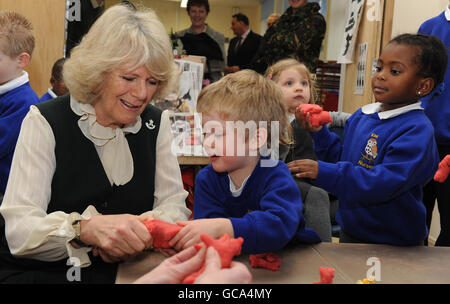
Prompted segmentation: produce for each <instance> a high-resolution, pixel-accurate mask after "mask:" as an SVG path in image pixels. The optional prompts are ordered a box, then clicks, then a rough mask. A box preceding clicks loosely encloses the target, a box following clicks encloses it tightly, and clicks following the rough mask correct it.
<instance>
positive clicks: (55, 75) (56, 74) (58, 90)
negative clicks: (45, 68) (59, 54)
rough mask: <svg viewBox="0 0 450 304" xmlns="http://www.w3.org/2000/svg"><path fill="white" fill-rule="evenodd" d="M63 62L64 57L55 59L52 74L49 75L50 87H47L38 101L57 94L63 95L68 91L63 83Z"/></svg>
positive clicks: (51, 97)
mask: <svg viewBox="0 0 450 304" xmlns="http://www.w3.org/2000/svg"><path fill="white" fill-rule="evenodd" d="M64 62H66V58H59V59H58V60H56V61H55V63H54V64H53V67H52V76H51V77H50V84H51V85H52V87H51V88H49V89H48V91H47V93H45V94H44V95H42V96H41V98H40V99H39V101H40V102H44V101H47V100H50V99H53V98H56V97H58V96H63V95H65V94H67V93H68V92H69V90H68V89H67V87H66V84H65V83H64V79H63V74H62V70H63V66H64Z"/></svg>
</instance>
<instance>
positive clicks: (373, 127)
mask: <svg viewBox="0 0 450 304" xmlns="http://www.w3.org/2000/svg"><path fill="white" fill-rule="evenodd" d="M442 62H444V63H445V64H444V65H443V64H437V63H442ZM446 63H447V52H446V50H445V47H444V45H443V44H442V42H441V41H440V40H439V39H437V38H435V37H432V36H427V35H412V34H403V35H400V36H398V37H396V38H394V39H393V40H391V41H390V42H389V43H388V44H387V45H386V47H385V48H384V49H383V51H382V52H381V55H380V58H379V59H378V63H377V66H376V71H375V73H374V75H373V77H372V92H373V94H374V96H375V99H376V101H377V102H376V103H372V104H368V105H366V106H363V107H362V108H361V109H359V110H358V111H356V112H355V113H354V114H353V115H352V116H351V117H350V118H348V119H347V121H346V124H345V131H344V137H345V145H344V146H342V144H341V143H340V140H339V138H338V136H337V135H334V134H332V133H331V132H330V131H329V130H328V128H327V127H326V126H323V127H318V128H313V127H311V125H310V124H309V122H308V116H307V119H306V120H303V118H302V114H303V113H301V111H300V110H299V111H298V113H296V114H299V115H296V118H297V119H298V120H301V121H302V125H304V126H305V128H307V129H308V130H310V131H311V132H314V133H312V137H313V140H314V143H315V152H316V154H317V156H318V158H319V159H320V160H319V161H312V160H301V161H299V162H297V166H298V167H297V168H296V170H299V171H301V172H302V173H299V174H298V176H299V177H309V178H312V179H314V182H315V184H317V185H318V186H319V187H322V188H324V189H325V190H327V191H329V192H331V193H333V194H334V195H336V196H337V197H338V198H339V207H338V212H337V217H336V219H337V222H338V223H339V225H340V226H341V228H342V231H341V232H342V233H341V236H340V242H362V243H382V244H392V245H420V244H423V240H424V239H425V236H426V235H427V226H426V223H425V207H424V205H423V203H422V187H423V185H424V184H426V183H427V182H428V181H429V180H430V179H431V178H432V177H433V174H434V172H436V169H437V166H438V163H439V156H438V152H437V148H436V143H435V140H434V133H433V127H432V125H431V122H430V121H429V119H428V118H427V117H426V115H425V113H424V111H423V108H422V107H421V104H420V101H419V99H420V98H422V97H423V96H426V95H428V94H429V93H430V92H431V91H432V90H433V89H434V88H435V87H436V86H437V85H439V83H440V82H442V80H443V78H444V74H445V69H446ZM291 169H294V168H291Z"/></svg>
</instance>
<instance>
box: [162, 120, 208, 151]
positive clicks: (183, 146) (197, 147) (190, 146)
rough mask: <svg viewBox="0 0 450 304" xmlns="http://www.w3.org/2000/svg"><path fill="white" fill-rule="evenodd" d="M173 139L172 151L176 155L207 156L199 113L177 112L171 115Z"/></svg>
mask: <svg viewBox="0 0 450 304" xmlns="http://www.w3.org/2000/svg"><path fill="white" fill-rule="evenodd" d="M169 120H170V125H171V130H172V135H173V140H172V147H171V150H172V153H173V154H176V155H189V156H207V153H206V151H205V149H204V148H203V145H202V140H203V134H202V123H201V116H200V114H199V113H175V112H170V115H169Z"/></svg>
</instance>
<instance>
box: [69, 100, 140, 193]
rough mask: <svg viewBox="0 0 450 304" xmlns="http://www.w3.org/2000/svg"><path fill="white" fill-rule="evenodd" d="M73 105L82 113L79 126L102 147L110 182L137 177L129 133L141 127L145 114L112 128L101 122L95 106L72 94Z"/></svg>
mask: <svg viewBox="0 0 450 304" xmlns="http://www.w3.org/2000/svg"><path fill="white" fill-rule="evenodd" d="M70 107H71V109H72V111H73V112H74V113H75V114H77V115H78V116H80V119H79V120H78V127H79V128H80V130H81V132H82V133H83V135H84V136H85V137H86V138H87V139H89V140H90V141H91V142H92V143H93V144H94V145H95V147H96V149H97V150H101V152H100V153H99V156H100V160H101V162H102V164H103V167H104V169H105V171H106V175H107V176H108V179H109V181H110V183H111V184H115V185H118V186H120V185H125V184H126V183H128V182H129V181H130V180H131V178H132V177H133V173H134V169H133V168H134V166H133V156H132V155H131V151H130V147H129V146H128V141H127V140H126V138H125V134H126V133H133V134H136V133H137V132H138V131H139V130H140V128H141V124H142V122H141V117H140V116H138V117H137V119H136V121H135V122H134V123H132V124H129V125H126V126H125V127H123V128H116V129H112V128H110V127H104V126H102V125H100V124H99V123H98V122H97V116H96V114H95V109H94V107H93V106H91V105H90V104H83V103H80V102H78V101H77V100H76V99H75V98H74V97H73V96H72V95H71V96H70ZM85 165H87V164H85Z"/></svg>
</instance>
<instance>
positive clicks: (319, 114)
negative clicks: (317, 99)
mask: <svg viewBox="0 0 450 304" xmlns="http://www.w3.org/2000/svg"><path fill="white" fill-rule="evenodd" d="M299 107H301V109H302V111H303V118H304V119H306V114H307V113H309V122H310V123H311V126H313V127H316V128H317V127H319V126H323V125H325V124H327V123H329V122H332V119H331V115H330V113H329V112H327V111H324V110H323V109H322V107H321V106H319V105H316V104H301V105H299Z"/></svg>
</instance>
